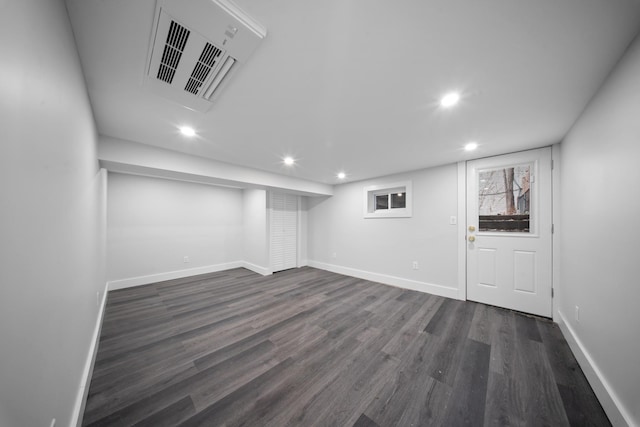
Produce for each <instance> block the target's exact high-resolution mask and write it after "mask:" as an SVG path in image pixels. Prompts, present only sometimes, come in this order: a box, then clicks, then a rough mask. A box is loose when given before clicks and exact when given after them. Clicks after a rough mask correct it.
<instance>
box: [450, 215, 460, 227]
mask: <svg viewBox="0 0 640 427" xmlns="http://www.w3.org/2000/svg"><path fill="white" fill-rule="evenodd" d="M457 223H458V218H457V217H455V216H450V217H449V225H456V224H457Z"/></svg>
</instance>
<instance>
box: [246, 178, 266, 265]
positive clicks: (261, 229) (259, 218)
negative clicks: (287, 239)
mask: <svg viewBox="0 0 640 427" xmlns="http://www.w3.org/2000/svg"><path fill="white" fill-rule="evenodd" d="M267 196H268V193H267V192H266V191H265V190H254V189H245V190H244V191H243V254H244V258H243V261H244V262H245V267H247V268H249V269H251V270H253V271H255V272H257V273H260V274H268V273H269V272H270V271H271V269H270V266H269V245H268V244H269V238H268V232H269V228H268V223H267V219H268V218H267Z"/></svg>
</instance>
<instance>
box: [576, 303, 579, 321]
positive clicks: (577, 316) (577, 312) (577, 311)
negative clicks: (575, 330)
mask: <svg viewBox="0 0 640 427" xmlns="http://www.w3.org/2000/svg"><path fill="white" fill-rule="evenodd" d="M576 322H578V323H580V307H578V306H577V305H576Z"/></svg>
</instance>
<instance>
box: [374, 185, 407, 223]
mask: <svg viewBox="0 0 640 427" xmlns="http://www.w3.org/2000/svg"><path fill="white" fill-rule="evenodd" d="M391 193H405V207H404V208H395V209H392V208H391V207H389V208H388V209H378V210H376V196H379V195H382V194H391ZM412 200H413V193H412V185H411V181H402V182H392V183H386V184H378V185H370V186H368V187H364V217H365V218H411V216H412V215H413V207H412Z"/></svg>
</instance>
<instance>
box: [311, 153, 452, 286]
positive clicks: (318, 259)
mask: <svg viewBox="0 0 640 427" xmlns="http://www.w3.org/2000/svg"><path fill="white" fill-rule="evenodd" d="M404 180H411V181H412V183H413V216H412V217H411V218H366V219H365V218H364V217H363V216H364V215H363V204H364V198H363V189H364V187H367V186H371V185H378V184H386V183H393V182H400V181H404ZM457 186H458V175H457V166H456V165H447V166H442V167H437V168H431V169H425V170H421V171H415V172H410V173H406V174H400V175H393V176H389V177H384V178H379V179H374V180H368V181H360V182H355V183H348V184H343V185H338V186H336V187H335V188H334V196H333V197H330V198H308V200H307V202H308V203H307V205H308V258H309V265H311V266H317V267H320V268H325V269H329V270H333V271H337V272H341V273H345V274H351V275H356V276H358V277H366V278H370V279H372V280H378V281H381V282H384V283H388V284H394V285H398V286H404V287H408V288H411V289H417V290H422V291H425V292H431V293H435V294H439V295H446V296H450V297H452V298H458V282H457V281H458V276H457V275H458V245H457V243H458V241H457V236H458V234H457V226H455V225H449V218H450V217H451V216H455V215H457V207H458V205H457V202H458V195H457ZM333 254H335V255H336V256H335V258H334V257H333ZM413 261H418V263H419V269H418V270H413V269H412V262H413Z"/></svg>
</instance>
